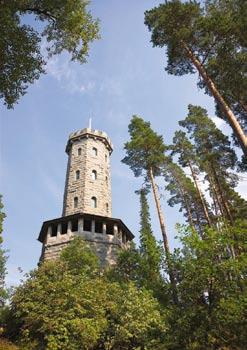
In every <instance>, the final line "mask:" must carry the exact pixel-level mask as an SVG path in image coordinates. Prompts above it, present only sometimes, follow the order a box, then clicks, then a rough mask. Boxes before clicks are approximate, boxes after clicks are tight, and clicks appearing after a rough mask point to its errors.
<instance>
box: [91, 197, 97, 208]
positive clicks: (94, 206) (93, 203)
mask: <svg viewBox="0 0 247 350" xmlns="http://www.w3.org/2000/svg"><path fill="white" fill-rule="evenodd" d="M91 203H92V208H97V198H96V197H92V198H91Z"/></svg>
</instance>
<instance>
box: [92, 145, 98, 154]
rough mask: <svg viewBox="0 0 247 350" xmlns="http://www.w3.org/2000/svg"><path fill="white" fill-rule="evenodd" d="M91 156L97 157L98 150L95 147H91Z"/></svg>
mask: <svg viewBox="0 0 247 350" xmlns="http://www.w3.org/2000/svg"><path fill="white" fill-rule="evenodd" d="M93 155H94V156H97V155H98V150H97V148H96V147H93Z"/></svg>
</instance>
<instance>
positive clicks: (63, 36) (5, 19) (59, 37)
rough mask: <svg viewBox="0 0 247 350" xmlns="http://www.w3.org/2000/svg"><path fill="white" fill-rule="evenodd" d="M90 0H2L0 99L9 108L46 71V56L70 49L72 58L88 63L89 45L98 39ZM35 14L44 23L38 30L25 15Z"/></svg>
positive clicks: (97, 30) (0, 16)
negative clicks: (27, 20) (24, 19)
mask: <svg viewBox="0 0 247 350" xmlns="http://www.w3.org/2000/svg"><path fill="white" fill-rule="evenodd" d="M88 4H89V1H87V0H55V1H51V0H41V1H37V0H15V1H8V0H3V1H2V2H1V8H0V18H1V29H0V51H1V58H0V72H1V74H0V76H1V78H0V86H1V89H0V98H3V99H4V101H5V104H6V105H7V107H8V108H13V105H14V104H15V103H16V102H17V101H18V100H19V98H20V97H21V96H22V95H24V94H25V93H26V90H27V87H28V85H29V84H31V83H33V82H34V81H35V80H36V79H38V78H39V77H40V74H42V73H44V66H45V56H44V55H43V54H42V52H41V40H42V39H44V40H45V41H46V42H47V48H46V49H47V53H48V56H49V57H51V56H52V55H57V54H60V53H61V52H63V51H67V52H68V53H69V54H70V55H71V59H72V60H77V61H79V62H80V63H84V62H86V57H87V55H88V51H89V44H90V42H92V41H93V40H95V39H98V38H99V33H98V32H99V27H98V21H97V20H94V19H93V17H92V15H91V13H90V12H89V11H88V10H87V6H88ZM26 15H32V16H33V17H34V18H35V20H37V21H39V22H40V23H41V28H42V30H41V31H40V32H38V31H37V30H35V28H33V27H32V26H31V25H26V24H23V18H24V17H25V16H26Z"/></svg>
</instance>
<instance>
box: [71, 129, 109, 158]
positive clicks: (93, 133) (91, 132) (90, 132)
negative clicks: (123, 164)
mask: <svg viewBox="0 0 247 350" xmlns="http://www.w3.org/2000/svg"><path fill="white" fill-rule="evenodd" d="M83 138H92V139H94V140H100V141H101V142H103V143H104V144H105V146H106V148H107V149H108V150H109V152H110V154H111V153H112V151H113V144H112V142H111V140H110V138H109V137H108V136H107V134H106V133H105V132H104V131H100V130H95V129H90V128H84V129H81V130H77V131H75V132H72V133H71V134H70V135H69V140H68V142H67V146H66V149H65V151H66V153H68V154H69V152H70V149H71V145H72V144H73V143H74V142H78V141H80V140H82V139H83Z"/></svg>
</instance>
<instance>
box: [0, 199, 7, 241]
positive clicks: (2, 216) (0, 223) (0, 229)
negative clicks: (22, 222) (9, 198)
mask: <svg viewBox="0 0 247 350" xmlns="http://www.w3.org/2000/svg"><path fill="white" fill-rule="evenodd" d="M2 209H3V203H2V195H0V244H1V243H2V242H3V237H2V232H3V220H4V219H5V217H6V215H5V213H4V212H3V210H2Z"/></svg>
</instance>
